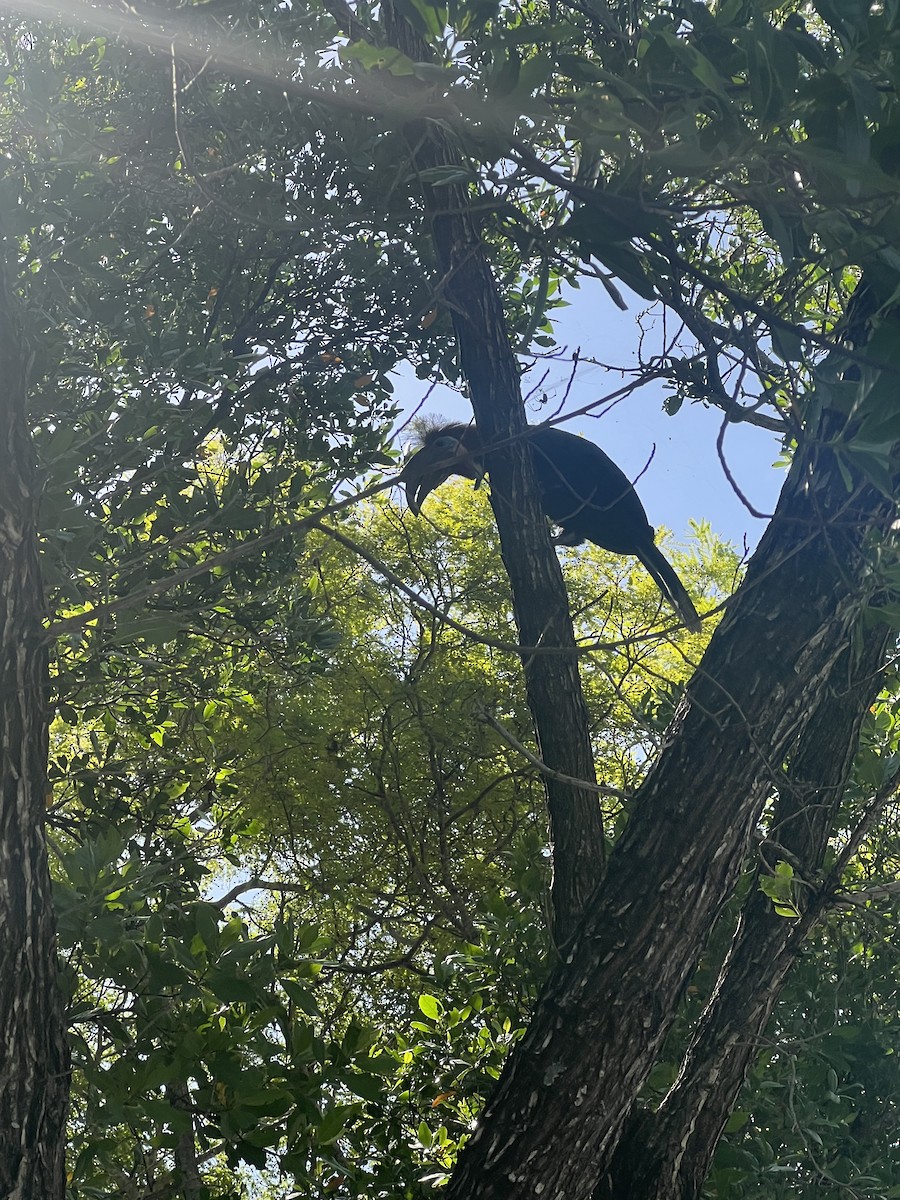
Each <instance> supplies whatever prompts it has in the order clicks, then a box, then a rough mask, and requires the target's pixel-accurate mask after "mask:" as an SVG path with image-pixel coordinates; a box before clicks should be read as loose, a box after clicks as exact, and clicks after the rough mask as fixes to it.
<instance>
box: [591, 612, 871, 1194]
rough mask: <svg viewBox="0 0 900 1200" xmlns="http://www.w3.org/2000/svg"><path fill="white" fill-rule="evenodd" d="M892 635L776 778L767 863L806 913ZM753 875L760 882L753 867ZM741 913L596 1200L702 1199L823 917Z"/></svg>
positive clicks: (849, 654)
mask: <svg viewBox="0 0 900 1200" xmlns="http://www.w3.org/2000/svg"><path fill="white" fill-rule="evenodd" d="M894 637H895V635H894V633H893V631H892V630H890V629H889V628H888V626H887V624H877V625H874V626H872V627H869V628H868V629H866V630H865V631H864V632H863V633H862V635H861V637H860V639H859V642H860V644H859V645H857V646H854V647H852V649H851V648H850V647H849V646H848V648H847V649H846V650H845V651H844V653H843V655H842V656H841V659H840V660H839V662H838V664H837V668H836V670H835V671H834V672H833V678H832V682H831V683H830V685H829V687H828V689H827V692H826V694H825V695H824V696H823V698H822V701H821V703H820V704H819V706H818V707H817V709H816V711H815V712H814V713H813V714H812V716H811V718H810V720H809V723H808V725H807V727H806V729H805V731H804V733H803V735H802V737H801V738H800V742H799V745H798V747H797V751H796V753H795V754H794V756H793V759H792V762H791V764H790V767H789V769H788V770H787V772H786V775H785V778H784V779H783V780H782V781H781V784H780V788H779V797H778V801H777V803H776V805H775V808H774V812H773V817H772V824H771V829H770V841H769V842H767V843H766V844H765V845H764V846H763V851H762V852H763V854H764V855H765V857H766V858H767V859H768V864H769V866H770V867H771V866H772V865H774V863H775V862H776V861H778V859H779V858H784V857H785V856H788V857H789V860H790V861H791V863H792V865H793V866H794V870H795V874H796V875H797V876H799V878H800V879H801V880H802V881H803V884H801V886H800V887H799V888H797V889H796V892H795V897H794V899H795V903H796V904H797V907H798V908H799V910H800V911H801V912H805V911H807V910H810V901H811V899H812V898H817V899H819V898H821V899H824V900H827V897H820V893H819V892H818V891H817V890H816V885H817V881H818V876H819V873H820V871H821V869H822V863H823V861H824V858H825V851H826V850H827V848H828V840H829V836H830V834H831V832H832V828H833V824H834V819H835V816H836V814H837V812H838V810H839V808H840V805H841V801H842V799H843V796H844V790H845V788H846V786H847V781H848V778H849V774H850V768H851V765H852V762H853V756H854V753H855V751H856V748H857V743H858V738H859V730H860V726H861V724H862V720H863V716H864V715H865V712H866V709H867V708H868V706H869V704H870V703H871V702H872V700H873V699H874V697H875V696H876V694H877V692H878V690H879V688H880V686H881V673H880V667H881V665H882V663H883V662H884V656H885V653H886V651H887V648H888V646H889V644H890V643H891V642H892V641H893V640H894ZM760 873H766V872H765V871H764V870H761V872H760ZM758 881H759V874H757V877H756V880H755V881H754V885H753V886H752V887H751V890H750V893H749V895H748V897H747V900H746V901H745V903H744V906H743V910H742V912H741V917H740V921H739V923H738V927H737V930H736V932H735V936H734V939H733V941H732V945H731V948H730V949H729V952H728V955H727V957H726V959H725V962H724V963H723V965H722V969H721V972H720V974H719V979H718V981H717V983H716V985H715V988H714V989H713V993H712V996H711V998H710V1000H709V1003H708V1004H707V1006H706V1009H705V1011H704V1012H703V1014H702V1016H701V1018H700V1020H699V1023H698V1025H697V1029H696V1031H695V1032H694V1035H693V1038H692V1040H691V1044H690V1046H689V1048H688V1051H687V1053H686V1055H685V1058H684V1062H683V1064H682V1068H681V1071H680V1073H679V1076H678V1078H677V1079H676V1081H675V1083H674V1084H673V1086H672V1088H671V1090H670V1091H669V1093H668V1095H667V1096H666V1097H665V1099H664V1101H663V1103H662V1104H661V1105H660V1107H659V1109H658V1110H657V1111H656V1112H655V1113H650V1112H644V1113H642V1114H640V1115H638V1116H636V1117H634V1118H632V1119H631V1120H629V1122H628V1126H627V1130H626V1134H625V1136H623V1138H622V1141H621V1142H620V1144H619V1146H618V1148H617V1151H616V1154H615V1157H614V1159H613V1164H612V1170H611V1172H610V1177H609V1178H608V1179H607V1180H605V1181H604V1183H603V1184H602V1185H601V1187H600V1188H598V1190H597V1191H596V1193H595V1196H594V1200H693V1198H694V1197H697V1196H699V1195H700V1192H701V1188H702V1186H703V1181H704V1180H705V1179H706V1176H707V1174H708V1172H709V1169H710V1165H711V1162H712V1157H713V1154H714V1153H715V1149H716V1146H717V1144H718V1142H719V1139H720V1137H721V1135H722V1132H723V1130H724V1128H725V1123H726V1121H727V1120H728V1117H729V1115H730V1114H731V1111H732V1109H733V1107H734V1104H735V1102H736V1100H737V1098H738V1095H739V1093H740V1090H741V1087H742V1086H743V1083H744V1080H745V1078H746V1075H747V1072H748V1070H749V1069H750V1066H751V1065H752V1063H753V1060H754V1058H755V1057H756V1054H757V1053H758V1051H759V1041H758V1039H759V1037H760V1036H761V1035H762V1033H763V1032H764V1030H765V1028H766V1024H767V1022H768V1019H769V1017H770V1015H771V1013H772V1009H773V1008H774V1006H775V1003H776V1001H777V999H778V996H779V994H780V992H781V990H782V988H783V986H784V983H785V981H786V979H787V977H788V974H789V973H790V970H791V968H792V966H793V964H794V962H795V960H796V957H797V955H798V954H799V953H800V952H801V950H802V946H803V937H804V935H805V934H806V933H807V932H808V929H809V928H810V926H811V925H812V924H813V923H814V921H815V919H817V918H818V917H819V916H820V915H821V912H822V910H823V906H822V905H821V904H820V903H816V902H814V903H813V904H812V907H811V911H809V916H808V918H807V920H804V921H801V922H798V921H794V920H786V919H785V918H784V917H781V916H779V915H778V913H777V912H776V911H775V909H774V906H773V904H772V901H771V900H770V899H769V897H768V896H766V895H765V894H764V893H763V891H762V890H761V889H760V887H759V882H758Z"/></svg>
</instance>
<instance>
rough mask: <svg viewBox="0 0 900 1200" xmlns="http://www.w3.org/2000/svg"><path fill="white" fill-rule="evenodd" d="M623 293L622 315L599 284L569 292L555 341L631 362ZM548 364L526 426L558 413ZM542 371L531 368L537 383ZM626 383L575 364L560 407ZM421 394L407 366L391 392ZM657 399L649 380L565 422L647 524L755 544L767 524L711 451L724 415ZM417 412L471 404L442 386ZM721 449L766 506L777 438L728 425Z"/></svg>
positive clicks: (775, 475)
mask: <svg viewBox="0 0 900 1200" xmlns="http://www.w3.org/2000/svg"><path fill="white" fill-rule="evenodd" d="M628 298H629V299H630V301H631V304H630V307H629V310H628V311H627V312H620V311H619V310H618V309H617V308H615V306H614V305H613V304H612V303H611V302H610V300H609V298H608V296H607V295H606V292H605V291H603V289H602V288H601V287H600V286H599V285H597V286H595V287H585V288H583V289H582V290H580V291H578V292H570V293H568V294H567V299H569V300H570V307H568V308H564V309H561V310H559V312H558V314H557V315H556V317H555V324H556V333H557V337H558V339H559V341H560V342H561V343H562V344H564V345H565V346H567V347H568V349H569V351H570V352H571V351H574V350H576V349H578V350H579V351H580V354H581V355H582V356H590V357H592V358H595V359H599V360H601V361H604V362H607V363H610V364H615V365H616V366H622V367H628V366H633V365H634V364H635V363H636V361H637V350H638V343H639V339H640V336H641V329H640V327H639V324H638V318H639V317H640V315H641V313H642V311H643V310H645V309H646V304H645V302H644V301H643V300H640V299H639V298H637V297H633V296H631V297H628ZM641 323H642V324H643V327H644V331H645V340H644V354H645V356H646V355H649V354H652V353H653V352H655V351H656V350H657V348H658V347H657V345H656V344H655V343H656V342H659V338H660V336H661V334H660V330H659V322H658V321H656V322H655V323H654V320H653V318H652V316H650V317H647V316H645V317H643V318H642V319H641ZM548 365H549V375H548V376H547V379H546V381H545V382H544V384H543V385H542V387H541V391H542V392H546V393H547V395H548V400H549V403H548V404H546V405H543V406H542V405H539V404H537V403H534V402H533V403H531V404H530V405H529V415H528V419H529V420H530V421H531V422H533V423H537V422H539V421H543V420H547V419H548V418H549V417H550V416H553V415H554V414H555V411H556V408H557V406H558V405H559V403H560V402H561V401H562V398H563V395H564V393H565V389H566V386H567V384H568V379H569V370H568V369H567V365H566V363H564V362H555V363H550V364H548ZM539 373H540V372H538V371H536V372H534V373H533V374H534V380H535V381H536V380H537V378H538V376H539ZM623 382H624V381H623V379H622V377H621V376H620V375H619V374H618V373H616V372H612V371H607V370H605V369H603V368H602V367H599V366H595V365H592V364H585V363H581V364H580V365H579V369H578V374H577V376H576V378H575V382H574V384H573V386H572V388H571V391H570V392H569V395H568V397H567V399H566V403H565V408H564V410H563V412H567V411H572V410H575V409H579V408H583V407H584V406H585V405H588V404H591V403H592V402H593V401H595V400H598V399H600V398H602V397H603V396H605V395H607V394H609V393H611V392H613V391H615V390H616V389H617V388H619V387H620V386H621V385H622V383H623ZM529 383H530V377H526V382H525V387H526V388H527V387H528V386H529ZM426 391H427V387H426V385H424V384H422V383H420V382H419V381H418V380H416V379H415V378H414V377H412V375H411V373H410V375H409V376H408V377H401V378H400V379H399V380H398V381H397V397H398V398H399V399H400V400H401V402H402V404H403V407H404V410H406V411H410V410H411V409H413V408H415V407H416V406H417V405H418V404H419V403H420V401H421V400H422V398H423V397H424V396H425V394H426ZM664 396H665V391H664V388H663V386H662V385H661V384H655V383H654V384H649V385H648V386H647V387H645V388H642V389H641V390H640V391H639V392H637V393H634V394H632V395H631V396H629V397H627V398H626V399H625V400H623V401H621V402H620V403H618V404H616V405H613V406H611V407H608V408H607V409H606V411H605V412H604V411H603V409H602V408H601V410H600V411H601V412H602V415H601V416H599V417H594V416H586V417H585V416H581V417H577V418H573V420H572V421H570V422H567V423H566V424H565V425H564V426H563V427H564V428H566V429H569V430H572V432H574V433H580V434H584V436H585V437H589V438H591V440H592V441H595V442H597V443H598V444H599V445H601V446H602V447H603V449H604V450H605V451H606V453H607V454H609V455H610V457H611V458H613V459H614V460H615V461H616V462H617V463H618V464H619V466H620V467H621V468H622V470H623V471H624V472H625V474H626V475H628V477H629V478H630V479H636V480H637V484H636V486H637V490H638V493H639V495H640V497H641V499H642V500H643V502H644V507H645V508H646V510H647V515H648V517H649V518H650V522H651V524H653V525H655V526H665V527H666V528H668V529H670V530H671V531H672V534H673V535H674V537H675V539H676V540H678V541H680V540H682V539H685V538H687V537H688V536H689V534H690V527H689V523H690V521H691V520H707V521H709V523H710V525H711V526H712V529H713V531H714V532H715V533H717V534H718V535H719V536H720V537H723V538H726V539H727V540H728V541H731V542H733V543H734V544H735V546H736V547H738V549H741V548H742V547H743V545H744V543H745V541H746V544H747V546H748V547H749V548H750V549H753V548H754V547H755V545H756V543H757V542H758V541H759V538H760V537H761V535H762V532H763V530H764V529H765V526H766V521H764V520H761V519H759V518H756V517H754V516H753V515H752V514H751V513H750V512H749V511H748V510H747V508H746V507H745V506H744V504H743V503H742V501H741V500H740V499H739V498H738V496H737V495H736V494H735V492H734V490H733V489H732V487H731V485H730V483H729V482H728V480H727V478H726V476H725V474H724V472H723V470H722V467H721V464H720V462H719V456H718V453H717V451H716V439H717V437H718V435H719V430H720V427H721V424H722V415H721V413H720V412H719V410H718V409H707V408H705V407H704V406H702V405H700V404H692V405H683V406H682V408H681V410H680V411H679V412H678V413H677V414H676V415H675V416H674V417H670V416H668V415H667V414H666V413H665V412H664V411H663V407H662V405H663V399H664ZM422 411H423V412H429V413H441V414H442V415H443V416H445V417H448V418H457V419H459V418H463V419H465V418H467V417H468V416H470V415H471V409H470V408H469V405H468V402H467V401H466V400H464V399H463V398H461V397H460V396H458V395H457V394H456V393H454V392H452V391H450V390H449V389H446V388H437V389H435V391H434V392H433V394H432V395H431V396H430V397H429V399H428V401H427V403H426V404H425V405H424V408H423V410H422ZM654 447H655V449H654ZM724 450H725V457H726V461H727V462H728V466H729V469H730V471H731V473H732V474H733V475H734V477H735V479H736V481H737V483H738V486H739V487H740V489H741V491H742V492H743V493H744V494H745V496H746V497H747V498H748V500H749V501H750V502H751V504H752V505H753V506H754V508H756V509H757V510H758V511H760V512H765V513H771V512H772V509H773V508H774V505H775V502H776V500H777V498H778V493H779V491H780V489H781V485H782V483H783V482H784V475H785V473H784V471H783V469H780V468H779V469H776V468H774V467H773V463H774V462H775V460H776V459H777V458H778V456H779V442H778V438H777V437H776V436H775V435H774V434H772V433H770V432H768V431H767V430H763V429H757V428H755V427H753V426H750V425H732V426H729V428H728V430H727V432H726V435H725V443H724ZM651 454H652V456H653V457H652V461H650V464H649V466H647V461H648V459H650V457H651ZM645 467H646V470H644V468H645ZM641 472H643V474H641ZM638 476H640V478H638Z"/></svg>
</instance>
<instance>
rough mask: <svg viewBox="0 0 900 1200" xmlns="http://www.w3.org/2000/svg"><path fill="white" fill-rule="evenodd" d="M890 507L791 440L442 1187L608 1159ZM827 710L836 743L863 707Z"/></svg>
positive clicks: (846, 738)
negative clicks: (595, 873)
mask: <svg viewBox="0 0 900 1200" xmlns="http://www.w3.org/2000/svg"><path fill="white" fill-rule="evenodd" d="M891 511H892V505H891V504H890V502H888V501H887V500H886V499H885V498H884V497H883V496H882V495H881V494H880V493H878V492H876V491H875V490H874V489H872V488H869V487H867V486H865V485H862V484H859V485H858V486H857V487H856V489H855V491H854V493H853V495H852V496H850V495H848V491H847V486H846V483H845V477H844V475H843V474H842V472H841V469H840V467H839V465H838V462H837V459H836V455H835V454H834V453H833V451H832V450H831V449H829V448H828V447H827V446H825V445H817V446H812V447H809V448H807V449H806V450H805V451H804V452H802V453H800V454H798V456H797V458H796V460H795V463H794V466H793V468H792V470H791V473H790V476H789V480H788V482H787V484H786V486H785V489H784V492H783V494H782V497H781V500H780V501H779V504H778V509H777V511H776V515H775V518H774V520H773V521H772V523H771V525H770V526H769V528H768V529H767V531H766V534H765V535H764V537H763V539H762V542H761V543H760V546H759V549H758V551H757V553H756V554H755V555H754V557H753V559H752V560H751V562H750V564H749V567H748V571H747V577H746V580H745V582H744V584H743V586H742V587H741V589H740V591H739V592H738V594H737V595H736V596H735V597H734V598H733V600H732V603H731V604H730V605H729V611H728V615H727V616H726V618H725V620H724V621H723V622H722V625H721V626H720V627H719V629H718V630H717V631H716V634H715V635H714V637H713V639H712V642H711V643H710V646H709V649H708V651H707V653H706V655H705V656H704V659H703V662H702V663H701V666H700V668H699V670H698V671H697V673H696V675H695V676H694V678H693V680H692V681H691V683H690V685H689V687H688V689H687V693H686V695H685V699H684V701H683V703H682V705H681V706H680V709H679V712H678V714H677V716H676V719H675V721H674V723H673V725H672V727H671V729H670V731H669V739H668V744H667V745H666V747H665V748H664V749H663V751H662V753H661V755H660V757H659V759H658V760H657V762H656V763H655V764H654V766H653V768H652V770H651V772H650V774H649V776H648V778H647V780H646V782H645V784H644V786H643V787H642V789H641V791H640V793H639V795H638V797H637V799H636V801H635V803H634V806H633V811H632V815H631V817H630V819H629V822H628V825H627V827H626V829H625V832H624V833H623V835H622V837H621V839H620V841H619V842H618V844H617V846H616V850H615V853H614V854H613V856H612V858H611V860H610V864H609V870H608V873H607V876H606V878H605V879H604V881H603V883H602V884H601V886H600V888H599V890H598V893H597V895H596V896H595V897H594V898H593V899H592V900H591V902H590V904H589V906H588V910H587V913H586V916H585V919H584V920H583V922H582V924H581V926H580V928H579V931H578V934H577V936H576V939H575V943H574V945H573V946H572V947H571V949H570V951H569V953H568V954H567V955H566V956H565V959H564V961H562V962H561V963H560V964H559V965H558V966H557V967H556V968H555V970H554V971H553V974H552V975H551V977H550V979H549V981H548V983H547V986H546V987H545V989H544V992H543V994H542V996H541V999H540V1001H539V1003H538V1005H537V1008H536V1011H535V1013H534V1016H533V1019H532V1022H531V1025H530V1026H529V1029H528V1032H527V1034H526V1035H525V1038H524V1039H523V1041H522V1042H521V1043H520V1044H519V1045H518V1046H517V1047H516V1048H515V1049H514V1051H513V1053H512V1054H511V1056H510V1059H509V1061H508V1063H507V1066H506V1069H505V1071H504V1073H503V1076H502V1078H501V1080H500V1083H499V1085H498V1087H497V1090H496V1092H495V1093H494V1095H493V1096H492V1098H491V1099H490V1101H489V1103H488V1105H487V1107H486V1109H485V1112H484V1114H483V1118H482V1121H481V1123H480V1125H479V1128H478V1130H477V1131H476V1133H475V1134H474V1136H473V1137H472V1139H471V1141H470V1143H469V1144H468V1146H467V1147H466V1149H465V1150H464V1151H463V1154H462V1156H461V1158H460V1162H459V1165H458V1167H457V1171H456V1173H455V1174H454V1176H453V1179H452V1181H451V1184H450V1187H449V1189H448V1196H450V1197H453V1198H454V1200H456V1198H459V1200H462V1198H463V1197H465V1198H466V1200H476V1198H477V1200H482V1198H487V1197H490V1198H492V1200H495V1198H496V1200H500V1198H501V1197H503V1198H504V1200H510V1198H511V1197H523V1198H524V1197H526V1196H528V1197H530V1196H534V1195H540V1196H541V1197H544V1198H546V1200H551V1198H552V1200H563V1198H565V1200H579V1198H581V1197H589V1196H591V1194H592V1193H593V1191H594V1188H595V1186H596V1184H597V1183H598V1181H599V1180H600V1179H601V1178H602V1176H603V1175H604V1174H605V1173H606V1172H607V1171H608V1170H609V1169H610V1165H611V1159H612V1155H613V1153H614V1151H615V1148H616V1145H617V1143H618V1140H619V1137H620V1135H621V1131H622V1128H623V1125H624V1122H625V1120H626V1118H627V1116H628V1113H629V1111H630V1110H631V1107H632V1104H633V1103H634V1100H635V1097H636V1095H637V1093H638V1091H639V1089H640V1087H641V1085H642V1083H643V1081H644V1080H645V1079H646V1077H647V1074H648V1073H649V1071H650V1069H651V1067H652V1066H653V1063H654V1061H655V1058H656V1055H657V1053H658V1051H659V1049H660V1046H661V1044H662V1041H663V1039H664V1037H665V1034H666V1032H667V1030H668V1029H669V1027H670V1025H671V1023H672V1020H673V1018H674V1015H675V1012H676V1009H677V1006H678V1003H679V1000H680V998H681V995H682V992H683V988H684V986H685V985H686V983H687V981H688V979H689V977H690V973H691V972H692V970H693V969H694V966H695V964H696V962H697V959H698V958H699V955H700V953H701V951H702V949H703V946H704V944H705V942H706V939H707V936H708V934H709V930H710V929H711V927H712V924H713V922H714V920H715V918H716V916H717V915H718V913H719V912H720V910H721V908H722V906H723V904H724V903H725V901H726V900H727V898H728V897H729V896H730V895H731V893H732V891H733V889H734V886H735V883H736V881H737V879H738V876H739V873H740V871H741V868H742V864H743V861H744V858H745V855H746V851H747V847H748V843H749V838H750V835H751V833H752V831H753V830H754V828H755V826H756V823H757V821H758V819H759V815H760V812H761V810H762V806H763V804H764V803H765V801H766V799H767V798H768V797H769V796H770V795H771V794H772V793H773V791H774V790H775V789H776V788H777V786H778V785H779V783H780V782H781V781H782V774H781V767H782V764H783V762H784V760H785V758H786V756H787V755H788V754H789V752H790V751H791V750H792V748H793V747H794V746H795V745H796V744H797V741H798V738H799V737H800V736H801V734H803V732H804V730H806V729H807V727H808V726H809V721H810V714H812V713H815V712H817V711H820V712H824V711H827V710H828V708H829V704H828V700H829V696H830V695H832V694H833V693H835V692H837V691H839V690H841V689H840V682H839V681H840V680H842V679H843V680H844V681H845V680H846V651H847V646H848V643H849V642H850V640H851V638H852V636H853V631H854V630H856V629H857V628H858V626H859V623H860V621H861V619H862V615H863V611H864V609H865V607H866V605H867V603H868V601H869V599H870V596H869V589H870V588H871V587H872V586H873V584H872V572H871V565H870V557H869V554H868V551H867V547H866V545H865V542H866V538H867V533H868V531H869V530H870V529H871V528H873V526H875V527H877V526H880V525H882V524H884V523H886V521H887V520H888V518H889V516H890V513H891ZM874 652H875V656H876V657H877V645H876V646H875V647H874ZM832 715H833V717H834V722H835V724H834V736H835V738H836V739H838V742H839V744H840V745H841V746H842V747H849V746H850V745H851V744H852V741H853V739H854V737H855V735H856V731H857V729H858V722H859V711H858V709H857V708H855V707H854V706H853V705H847V706H845V707H844V708H843V709H842V711H840V712H838V711H834V710H832ZM842 753H843V750H842ZM622 1186H623V1189H625V1190H627V1182H623V1184H622ZM625 1190H623V1192H622V1194H623V1195H624V1194H625ZM659 1194H660V1195H662V1194H663V1193H662V1192H660V1193H659Z"/></svg>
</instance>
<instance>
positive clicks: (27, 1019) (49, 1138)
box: [0, 275, 69, 1200]
mask: <svg viewBox="0 0 900 1200" xmlns="http://www.w3.org/2000/svg"><path fill="white" fill-rule="evenodd" d="M13 304H14V301H13V298H12V296H11V295H10V293H9V291H8V290H7V285H6V280H5V278H4V277H3V276H2V275H0V381H2V382H0V730H2V758H0V947H2V961H3V970H2V971H0V1039H2V1042H0V1196H2V1197H4V1200H37V1198H38V1197H40V1200H62V1197H63V1195H64V1192H65V1161H64V1151H65V1133H64V1130H65V1119H66V1111H67V1098H68V1086H69V1077H68V1056H67V1050H66V1045H65V1037H64V1033H63V1022H62V1011H61V1002H60V995H59V981H58V972H57V960H56V941H55V926H54V920H53V909H52V905H51V895H50V874H49V871H48V866H47V848H46V843H45V840H44V812H45V806H46V797H47V684H48V679H47V655H46V648H45V645H44V640H43V630H42V625H41V614H42V610H43V593H42V588H41V577H40V570H39V567H38V553H37V533H36V526H35V508H36V484H35V476H34V468H33V454H32V451H31V446H30V440H29V436H28V427H27V422H26V407H25V390H26V354H25V349H24V347H23V345H22V343H21V340H20V337H19V335H18V328H17V323H16V320H15V313H14V311H13Z"/></svg>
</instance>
